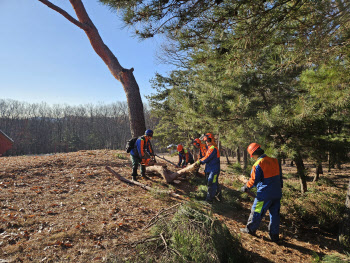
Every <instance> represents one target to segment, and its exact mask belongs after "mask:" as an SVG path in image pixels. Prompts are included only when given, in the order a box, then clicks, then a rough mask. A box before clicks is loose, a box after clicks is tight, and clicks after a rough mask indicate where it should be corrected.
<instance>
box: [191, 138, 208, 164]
mask: <svg viewBox="0 0 350 263" xmlns="http://www.w3.org/2000/svg"><path fill="white" fill-rule="evenodd" d="M193 146H194V147H196V148H197V149H199V154H198V159H202V158H203V157H204V156H205V154H206V153H207V146H206V145H205V143H202V141H201V140H200V139H198V138H196V139H194V140H193Z"/></svg>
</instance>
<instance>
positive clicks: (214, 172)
mask: <svg viewBox="0 0 350 263" xmlns="http://www.w3.org/2000/svg"><path fill="white" fill-rule="evenodd" d="M203 140H204V141H205V143H206V145H207V149H208V150H207V152H206V155H205V156H204V157H203V158H202V159H200V160H198V161H197V164H198V165H200V164H204V163H205V164H206V166H205V171H206V172H207V173H208V179H207V184H208V193H207V197H206V199H205V200H206V201H207V202H212V201H213V200H214V198H215V196H218V198H219V199H221V189H220V187H219V175H220V153H219V150H218V148H217V146H216V145H214V144H213V141H212V139H211V137H210V136H208V135H205V136H204V138H203Z"/></svg>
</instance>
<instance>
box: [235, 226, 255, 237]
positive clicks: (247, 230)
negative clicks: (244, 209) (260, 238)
mask: <svg viewBox="0 0 350 263" xmlns="http://www.w3.org/2000/svg"><path fill="white" fill-rule="evenodd" d="M239 231H240V232H241V233H245V234H249V235H252V236H255V232H253V231H251V230H249V228H247V227H245V228H240V229H239Z"/></svg>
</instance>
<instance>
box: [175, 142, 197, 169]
mask: <svg viewBox="0 0 350 263" xmlns="http://www.w3.org/2000/svg"><path fill="white" fill-rule="evenodd" d="M177 151H178V152H179V162H178V164H177V167H186V165H187V164H189V163H194V160H193V156H192V154H191V153H190V151H189V150H186V149H184V147H183V146H182V145H181V144H179V145H178V146H177Z"/></svg>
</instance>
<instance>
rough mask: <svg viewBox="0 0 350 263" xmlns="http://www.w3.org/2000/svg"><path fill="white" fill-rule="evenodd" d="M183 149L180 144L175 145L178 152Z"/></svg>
mask: <svg viewBox="0 0 350 263" xmlns="http://www.w3.org/2000/svg"><path fill="white" fill-rule="evenodd" d="M183 149H184V147H183V146H182V145H181V144H179V145H178V146H177V151H178V152H181V151H182V150H183Z"/></svg>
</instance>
